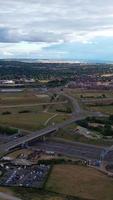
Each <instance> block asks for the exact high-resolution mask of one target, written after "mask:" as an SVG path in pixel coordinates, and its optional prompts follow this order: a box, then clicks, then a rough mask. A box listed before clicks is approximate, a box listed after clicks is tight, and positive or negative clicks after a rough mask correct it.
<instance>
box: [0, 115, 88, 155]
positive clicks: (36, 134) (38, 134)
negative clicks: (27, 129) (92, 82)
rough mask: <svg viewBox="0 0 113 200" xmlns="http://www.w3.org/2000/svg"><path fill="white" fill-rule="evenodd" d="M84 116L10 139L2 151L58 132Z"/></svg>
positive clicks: (2, 147) (0, 149) (1, 147)
mask: <svg viewBox="0 0 113 200" xmlns="http://www.w3.org/2000/svg"><path fill="white" fill-rule="evenodd" d="M82 118H83V119H84V117H81V116H80V117H76V118H71V119H69V120H67V121H65V122H63V123H61V124H57V125H55V126H50V127H47V128H44V129H42V130H40V131H36V132H32V133H31V134H28V135H25V136H23V137H20V138H16V139H15V140H13V141H10V142H8V143H6V144H3V145H1V146H0V152H8V151H9V150H11V149H12V148H14V147H17V146H19V145H22V144H25V143H26V142H29V141H31V140H34V139H37V138H39V137H42V136H45V135H47V134H50V133H53V132H56V131H58V130H59V129H61V128H64V127H65V126H68V125H69V124H71V123H74V122H76V121H78V120H80V119H82Z"/></svg>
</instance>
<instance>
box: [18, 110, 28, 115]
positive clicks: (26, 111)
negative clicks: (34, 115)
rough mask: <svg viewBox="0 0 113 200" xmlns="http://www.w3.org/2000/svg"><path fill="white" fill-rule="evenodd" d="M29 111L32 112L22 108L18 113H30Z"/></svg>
mask: <svg viewBox="0 0 113 200" xmlns="http://www.w3.org/2000/svg"><path fill="white" fill-rule="evenodd" d="M29 112H30V110H21V111H19V112H18V113H20V114H22V113H29Z"/></svg>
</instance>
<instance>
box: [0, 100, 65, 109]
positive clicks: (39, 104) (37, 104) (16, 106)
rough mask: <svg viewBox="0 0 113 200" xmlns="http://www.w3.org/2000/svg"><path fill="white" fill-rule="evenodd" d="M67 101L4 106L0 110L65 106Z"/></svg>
mask: <svg viewBox="0 0 113 200" xmlns="http://www.w3.org/2000/svg"><path fill="white" fill-rule="evenodd" d="M65 103H67V101H59V102H51V103H34V104H33V103H32V104H17V105H8V106H6V105H2V106H0V108H19V107H32V106H43V105H56V104H65Z"/></svg>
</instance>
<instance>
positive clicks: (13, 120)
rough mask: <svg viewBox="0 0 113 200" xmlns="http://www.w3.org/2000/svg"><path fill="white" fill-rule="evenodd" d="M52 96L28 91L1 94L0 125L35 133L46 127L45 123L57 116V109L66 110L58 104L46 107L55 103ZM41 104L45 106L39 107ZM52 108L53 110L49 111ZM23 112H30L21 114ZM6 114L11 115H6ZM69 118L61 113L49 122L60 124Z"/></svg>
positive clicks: (62, 105)
mask: <svg viewBox="0 0 113 200" xmlns="http://www.w3.org/2000/svg"><path fill="white" fill-rule="evenodd" d="M50 96H51V95H50ZM50 96H49V95H47V94H46V95H45V94H40V93H38V92H34V91H27V90H26V91H24V92H21V93H0V124H1V125H8V126H13V127H16V128H22V129H26V130H33V131H35V130H39V129H41V128H43V127H45V125H44V124H45V122H46V121H47V120H48V119H50V118H51V117H52V116H53V115H55V113H56V108H58V107H60V108H62V107H63V108H65V104H61V105H60V104H59V103H58V102H56V103H58V105H46V103H54V101H52V102H51V101H50V99H51V97H50ZM40 103H41V104H42V103H45V104H44V105H37V104H40ZM13 106H15V107H13ZM50 107H51V108H52V109H50V110H49V108H50ZM22 111H28V112H27V113H20V112H22ZM44 111H46V112H44ZM5 112H8V113H10V114H4V113H5ZM67 118H68V115H66V114H63V113H59V114H58V116H57V117H55V118H54V119H53V120H50V121H49V125H51V124H52V123H53V122H54V123H60V122H62V121H64V120H65V119H67Z"/></svg>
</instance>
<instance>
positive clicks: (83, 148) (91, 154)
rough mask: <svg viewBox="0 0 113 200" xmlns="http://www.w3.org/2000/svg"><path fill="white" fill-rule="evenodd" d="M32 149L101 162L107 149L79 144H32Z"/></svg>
mask: <svg viewBox="0 0 113 200" xmlns="http://www.w3.org/2000/svg"><path fill="white" fill-rule="evenodd" d="M30 147H31V148H33V149H41V150H45V151H52V152H55V153H57V154H58V153H59V154H62V155H66V156H69V157H73V158H74V157H75V158H81V159H86V160H90V159H91V160H95V159H97V160H100V159H101V154H102V152H103V151H104V150H105V149H106V148H104V147H99V146H96V145H89V144H83V143H78V142H57V141H45V142H39V141H36V142H32V143H31V144H30Z"/></svg>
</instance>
